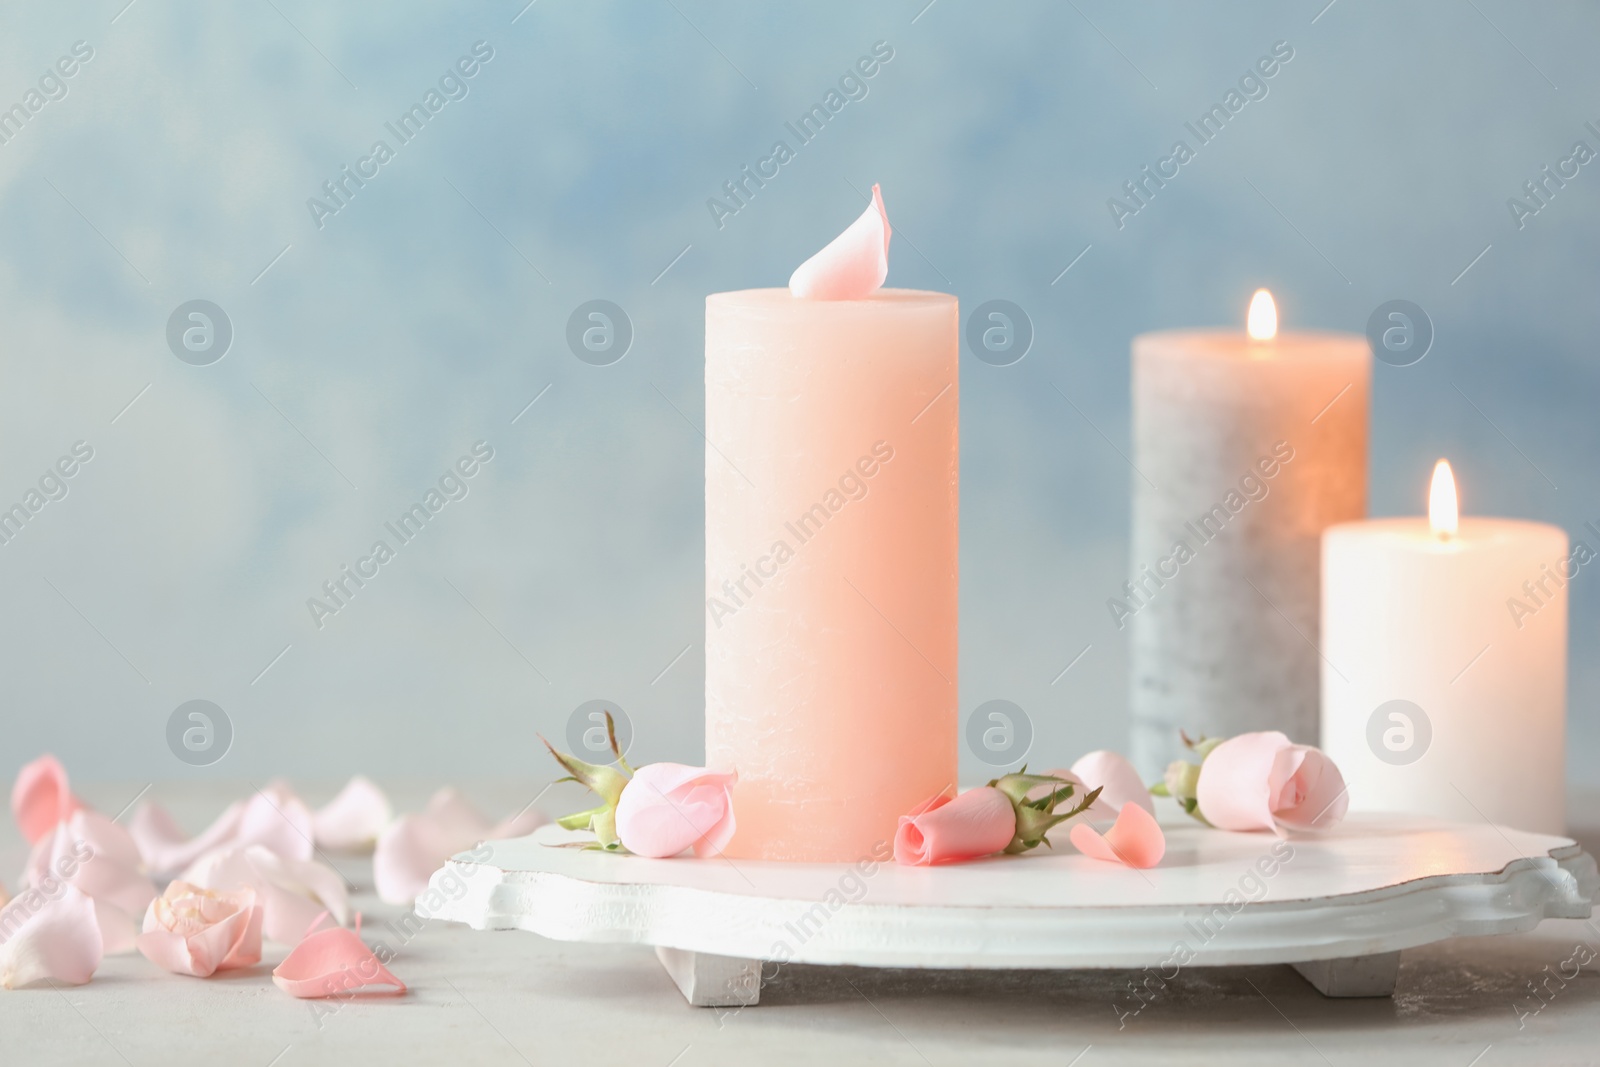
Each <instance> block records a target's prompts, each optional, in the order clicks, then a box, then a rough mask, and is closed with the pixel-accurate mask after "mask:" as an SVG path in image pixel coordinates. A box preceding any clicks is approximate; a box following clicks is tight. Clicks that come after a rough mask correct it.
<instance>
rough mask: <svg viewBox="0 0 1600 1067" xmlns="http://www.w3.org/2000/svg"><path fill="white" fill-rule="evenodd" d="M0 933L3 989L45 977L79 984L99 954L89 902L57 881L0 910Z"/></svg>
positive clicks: (96, 928) (97, 964)
mask: <svg viewBox="0 0 1600 1067" xmlns="http://www.w3.org/2000/svg"><path fill="white" fill-rule="evenodd" d="M0 931H4V932H5V941H4V942H0V986H4V987H5V988H7V989H20V988H21V987H22V986H25V985H30V984H32V983H33V982H39V981H44V980H45V979H49V980H50V981H53V982H66V983H68V984H70V985H83V984H84V983H85V982H87V981H88V980H89V979H90V978H92V977H94V972H95V971H97V970H98V969H99V968H100V960H101V958H102V957H103V956H104V946H103V944H102V942H101V938H100V923H99V921H98V920H97V919H96V917H95V908H94V901H92V900H90V899H89V898H88V897H87V896H85V895H84V894H83V893H82V892H81V891H80V890H78V889H77V888H76V887H74V886H71V885H67V884H64V883H62V882H59V881H56V882H52V883H50V885H48V886H44V887H38V888H31V889H27V890H24V891H23V892H20V893H18V894H17V895H16V898H15V899H14V900H12V901H11V902H10V903H9V904H7V905H6V906H5V907H4V908H0Z"/></svg>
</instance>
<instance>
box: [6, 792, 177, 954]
mask: <svg viewBox="0 0 1600 1067" xmlns="http://www.w3.org/2000/svg"><path fill="white" fill-rule="evenodd" d="M26 880H27V883H28V884H29V885H30V886H34V887H37V888H40V889H42V890H44V891H46V892H50V891H51V886H53V885H54V884H56V883H58V882H68V883H70V884H71V885H72V886H74V887H75V888H76V889H78V890H79V891H80V892H82V893H84V894H85V895H87V896H88V897H89V898H90V899H91V900H93V901H94V911H95V914H96V915H97V916H98V918H99V921H100V928H101V935H102V937H101V944H102V951H103V952H104V953H105V954H106V955H115V954H116V953H119V952H129V951H132V949H133V947H134V942H133V939H134V934H135V932H136V929H137V927H136V923H137V921H138V916H140V915H142V914H143V913H144V910H145V907H146V906H147V905H148V904H149V903H150V901H151V900H153V899H154V898H155V895H156V887H155V884H154V883H153V882H151V881H150V879H149V878H146V877H145V875H144V873H143V871H142V870H141V869H140V865H139V850H138V848H137V847H136V846H135V845H134V843H133V838H132V837H131V836H129V834H128V831H126V830H124V829H123V828H122V827H121V826H120V825H118V824H117V823H115V822H113V821H112V820H110V819H108V818H106V817H105V816H104V815H101V814H100V813H99V812H97V811H91V810H89V809H87V808H83V809H80V810H78V811H76V812H74V813H73V814H72V817H71V818H69V819H68V820H67V821H66V822H64V823H61V824H59V825H58V826H57V827H56V828H55V831H54V833H52V834H50V835H49V836H47V837H43V838H40V839H39V841H38V842H37V843H35V845H34V847H33V851H32V853H31V854H30V855H29V857H28V866H27V871H26Z"/></svg>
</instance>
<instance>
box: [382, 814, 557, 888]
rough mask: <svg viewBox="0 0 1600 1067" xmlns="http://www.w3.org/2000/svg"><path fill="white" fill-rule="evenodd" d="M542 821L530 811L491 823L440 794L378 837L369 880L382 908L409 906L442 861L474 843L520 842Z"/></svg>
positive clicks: (391, 825)
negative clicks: (514, 840) (398, 905)
mask: <svg viewBox="0 0 1600 1067" xmlns="http://www.w3.org/2000/svg"><path fill="white" fill-rule="evenodd" d="M546 821H547V820H546V818H545V816H544V815H543V814H541V813H540V812H538V811H536V810H534V809H533V808H531V807H527V808H523V809H522V810H521V811H519V812H517V813H516V814H515V815H512V816H510V817H509V818H506V819H503V820H501V821H500V822H499V823H491V822H489V820H488V819H485V818H484V817H483V815H482V814H480V813H479V811H478V809H477V808H474V807H473V806H472V805H471V804H470V803H468V802H467V799H466V798H465V797H463V796H462V795H461V794H460V793H458V792H457V791H456V790H454V789H441V790H439V791H438V792H437V793H435V794H434V795H433V798H432V799H431V800H429V801H428V806H427V807H426V808H424V809H423V810H422V811H420V812H417V813H416V814H412V815H402V816H400V818H398V819H396V820H395V821H394V822H392V823H390V824H389V826H388V827H387V828H386V829H385V830H384V831H383V833H382V834H380V835H379V836H378V841H377V847H376V848H375V849H374V851H373V854H372V880H373V883H374V887H375V888H376V889H377V891H378V899H380V900H382V901H383V902H384V903H385V904H410V903H411V902H412V901H414V900H416V899H417V897H419V896H421V895H422V894H423V893H424V892H426V891H427V888H428V879H429V878H431V877H432V876H433V872H434V871H436V870H438V869H439V868H440V867H442V866H444V864H445V861H446V860H448V859H449V858H450V857H451V856H454V855H455V854H456V853H458V852H463V851H465V850H467V849H469V848H471V847H472V846H473V845H476V844H477V843H478V842H480V841H486V840H490V839H494V840H500V839H504V838H510V837H526V836H527V835H528V834H531V833H533V831H534V830H536V829H538V828H539V827H540V826H542V825H544V823H545V822H546Z"/></svg>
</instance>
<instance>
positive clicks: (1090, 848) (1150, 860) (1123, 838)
mask: <svg viewBox="0 0 1600 1067" xmlns="http://www.w3.org/2000/svg"><path fill="white" fill-rule="evenodd" d="M1069 836H1070V838H1071V840H1072V843H1073V845H1074V846H1076V847H1077V849H1078V851H1079V852H1082V853H1083V854H1084V855H1085V856H1088V857H1090V858H1091V859H1097V860H1104V861H1106V862H1107V863H1122V864H1126V865H1127V866H1129V867H1140V868H1145V867H1154V866H1155V865H1156V864H1158V863H1160V862H1161V857H1162V856H1164V855H1166V852H1167V838H1166V835H1165V834H1163V833H1162V832H1161V826H1160V825H1159V824H1158V823H1157V822H1156V817H1155V816H1154V815H1152V814H1150V813H1149V812H1148V811H1146V810H1145V809H1144V808H1143V807H1142V806H1141V805H1139V804H1136V803H1134V802H1133V801H1129V802H1128V803H1126V804H1124V805H1123V806H1122V810H1121V811H1120V812H1119V813H1118V814H1117V821H1116V822H1115V823H1114V824H1113V825H1112V827H1111V829H1109V830H1107V831H1106V832H1105V833H1104V834H1101V833H1100V831H1098V830H1096V829H1095V828H1094V827H1093V826H1090V825H1089V824H1088V823H1086V822H1080V823H1076V824H1075V825H1074V826H1073V827H1072V832H1071V834H1070V835H1069Z"/></svg>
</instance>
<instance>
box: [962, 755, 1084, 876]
mask: <svg viewBox="0 0 1600 1067" xmlns="http://www.w3.org/2000/svg"><path fill="white" fill-rule="evenodd" d="M1040 786H1048V787H1049V789H1050V791H1049V792H1048V793H1046V794H1045V795H1043V796H1041V797H1038V798H1036V799H1033V800H1029V799H1028V794H1029V793H1031V792H1033V791H1034V790H1036V789H1038V788H1039V787H1040ZM989 787H990V788H991V789H998V790H999V791H1000V792H1001V793H1004V794H1005V796H1006V799H1007V800H1010V801H1011V807H1012V810H1013V811H1014V812H1015V813H1016V817H1017V832H1016V834H1015V835H1014V836H1013V837H1012V838H1011V843H1010V844H1009V845H1007V846H1006V847H1005V851H1006V853H1007V854H1008V855H1016V854H1017V853H1019V852H1027V851H1029V850H1030V849H1035V848H1038V847H1039V846H1040V845H1044V846H1046V847H1047V848H1048V847H1049V846H1050V840H1049V838H1047V837H1046V836H1045V835H1046V834H1048V833H1049V832H1050V831H1051V830H1052V829H1054V828H1055V827H1057V826H1059V825H1060V824H1061V823H1064V822H1066V821H1067V820H1068V819H1070V818H1072V817H1073V816H1074V815H1081V814H1083V813H1084V812H1085V811H1088V810H1089V808H1090V807H1091V806H1093V804H1094V802H1095V801H1096V800H1098V799H1099V798H1100V790H1099V789H1092V790H1090V791H1089V793H1088V794H1087V795H1086V796H1085V797H1084V798H1083V799H1082V800H1081V801H1080V802H1079V803H1078V804H1077V806H1076V807H1074V808H1072V810H1070V811H1065V812H1062V811H1057V810H1056V808H1057V807H1058V806H1059V805H1060V804H1061V802H1062V801H1064V800H1068V799H1070V798H1071V797H1072V796H1073V795H1074V794H1075V793H1076V792H1077V783H1075V782H1072V781H1070V780H1068V779H1066V778H1061V777H1058V776H1056V775H1053V774H1029V773H1028V768H1027V767H1026V766H1024V767H1023V768H1022V770H1020V771H1015V772H1013V773H1011V774H1006V775H1002V776H1001V777H999V778H996V779H994V780H993V781H991V782H990V783H989Z"/></svg>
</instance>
